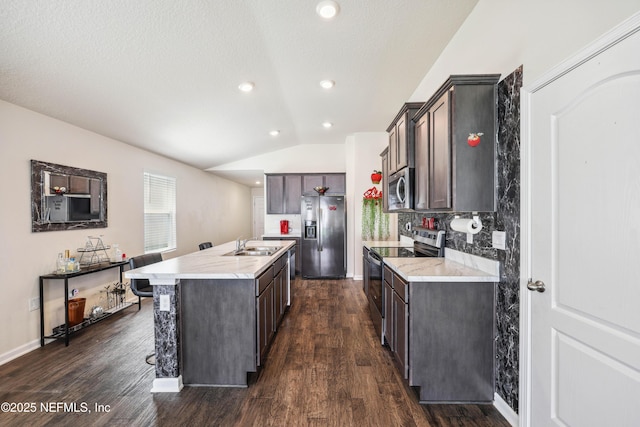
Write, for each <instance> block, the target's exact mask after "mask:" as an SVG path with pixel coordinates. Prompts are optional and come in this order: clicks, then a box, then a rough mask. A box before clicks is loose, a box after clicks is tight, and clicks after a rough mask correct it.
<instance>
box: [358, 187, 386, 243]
mask: <svg viewBox="0 0 640 427" xmlns="http://www.w3.org/2000/svg"><path fill="white" fill-rule="evenodd" d="M389 236H390V233H389V214H386V213H384V212H382V198H367V197H364V198H363V199H362V240H363V241H364V240H386V239H388V238H389Z"/></svg>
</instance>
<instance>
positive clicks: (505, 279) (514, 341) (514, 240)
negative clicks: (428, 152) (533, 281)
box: [398, 66, 522, 412]
mask: <svg viewBox="0 0 640 427" xmlns="http://www.w3.org/2000/svg"><path fill="white" fill-rule="evenodd" d="M521 86H522V66H520V67H519V68H518V69H516V70H515V71H514V72H513V73H511V74H510V75H508V76H507V77H505V78H504V79H503V80H502V81H501V82H500V83H499V84H498V105H497V110H498V135H497V139H496V145H497V159H496V162H497V165H496V166H497V168H496V170H497V175H498V187H497V211H496V212H486V213H480V214H479V216H480V219H481V221H482V226H483V228H482V230H481V231H480V232H479V233H478V234H476V235H474V236H473V243H467V235H466V233H460V232H456V231H452V230H451V227H450V223H451V220H452V219H453V218H454V217H455V215H460V216H461V217H463V218H471V216H472V214H471V213H470V212H464V213H456V214H454V213H447V214H432V213H399V214H398V233H399V234H400V235H405V236H409V237H410V236H411V234H410V232H409V231H407V230H406V228H405V226H406V224H407V223H411V224H412V226H420V225H421V224H422V218H423V217H434V218H436V220H437V221H438V229H441V230H446V231H447V239H446V247H447V248H451V249H455V250H458V251H460V252H466V253H470V254H473V255H477V256H480V257H484V258H488V259H492V260H496V261H499V262H500V282H499V283H498V286H497V287H496V322H497V323H496V361H495V363H496V365H495V368H496V383H495V389H496V393H498V394H499V395H500V397H501V398H502V399H503V400H504V401H505V402H507V404H508V405H509V406H510V407H511V408H512V409H513V410H514V411H515V412H517V411H518V372H519V360H518V345H519V314H520V305H519V303H520V296H519V281H520V88H521ZM493 231H504V232H505V233H506V245H505V250H499V249H495V248H493V247H492V233H493Z"/></svg>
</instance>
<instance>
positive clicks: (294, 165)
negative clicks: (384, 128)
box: [211, 118, 393, 173]
mask: <svg viewBox="0 0 640 427" xmlns="http://www.w3.org/2000/svg"><path fill="white" fill-rule="evenodd" d="M392 119H393V118H392ZM390 120H391V119H390ZM345 168H346V163H345V156H344V144H300V145H295V146H293V147H289V148H283V149H282V150H277V151H272V152H270V153H266V154H261V155H259V156H254V157H249V158H247V159H243V160H239V161H237V162H232V163H227V164H224V165H221V166H217V167H215V168H211V170H212V171H216V170H263V171H264V172H265V173H301V172H304V173H316V172H319V173H322V172H326V173H328V172H344V171H345Z"/></svg>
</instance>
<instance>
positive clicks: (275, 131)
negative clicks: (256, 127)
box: [269, 129, 280, 136]
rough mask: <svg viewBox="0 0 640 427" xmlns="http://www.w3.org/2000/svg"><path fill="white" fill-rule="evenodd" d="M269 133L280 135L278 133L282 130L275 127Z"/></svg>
mask: <svg viewBox="0 0 640 427" xmlns="http://www.w3.org/2000/svg"><path fill="white" fill-rule="evenodd" d="M269 135H271V136H278V135H280V131H279V130H278V129H274V130H272V131H271V132H269Z"/></svg>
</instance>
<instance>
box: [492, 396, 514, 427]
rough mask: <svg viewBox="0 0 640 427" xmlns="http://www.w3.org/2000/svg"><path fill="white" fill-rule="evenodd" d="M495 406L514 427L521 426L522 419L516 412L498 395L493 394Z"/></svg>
mask: <svg viewBox="0 0 640 427" xmlns="http://www.w3.org/2000/svg"><path fill="white" fill-rule="evenodd" d="M493 406H494V407H495V408H496V409H497V410H498V412H500V413H501V414H502V416H503V417H504V418H505V419H506V420H507V421H508V422H509V424H511V425H512V426H514V427H517V426H518V425H520V418H519V417H518V414H516V411H514V410H513V409H511V406H509V405H508V404H507V402H505V401H504V399H503V398H502V397H500V395H499V394H498V393H494V394H493Z"/></svg>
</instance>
